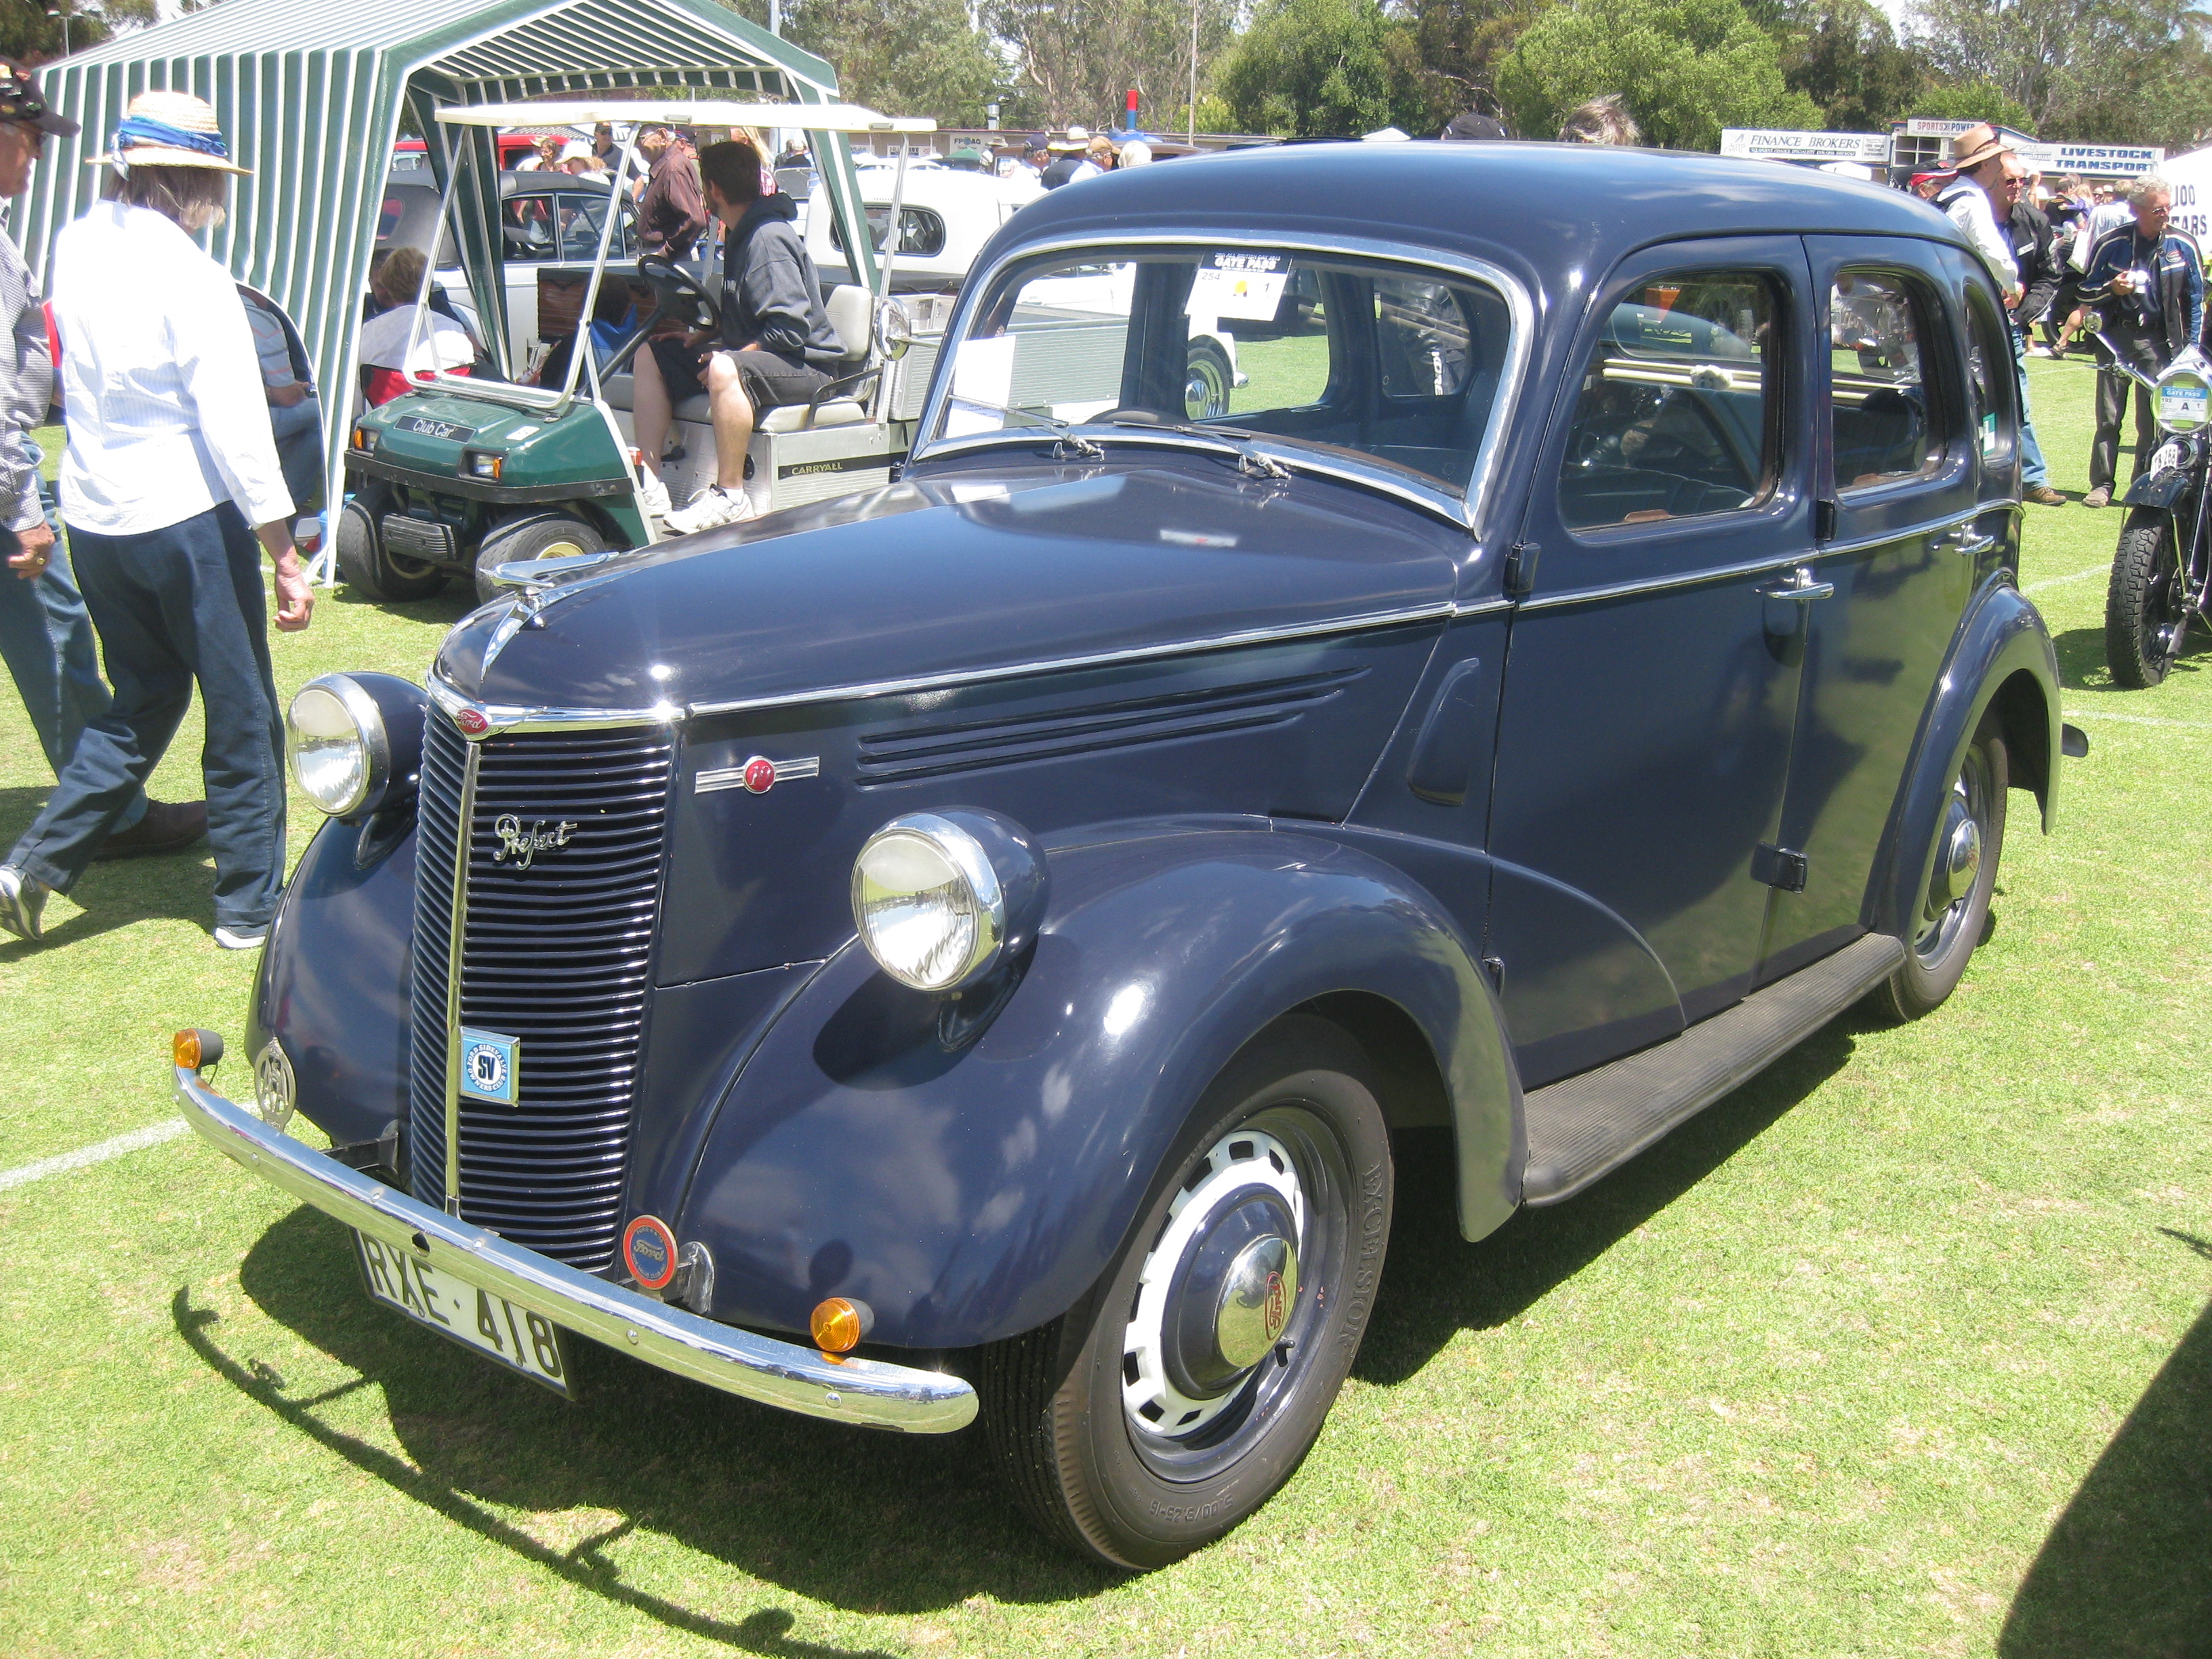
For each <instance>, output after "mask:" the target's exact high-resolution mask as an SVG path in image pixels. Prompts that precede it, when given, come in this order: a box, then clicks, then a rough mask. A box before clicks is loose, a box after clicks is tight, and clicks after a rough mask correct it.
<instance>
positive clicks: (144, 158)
mask: <svg viewBox="0 0 2212 1659" xmlns="http://www.w3.org/2000/svg"><path fill="white" fill-rule="evenodd" d="M104 163H106V164H112V165H114V166H117V167H211V168H214V169H215V170H216V171H217V172H220V173H252V171H253V169H252V168H251V167H240V166H239V165H238V163H236V162H235V161H232V160H231V159H230V145H229V144H228V143H226V142H225V141H224V138H223V136H222V127H221V126H220V125H217V123H216V118H215V106H214V105H212V104H210V103H209V102H208V100H206V99H204V98H195V97H193V96H192V95H191V94H190V93H189V92H142V93H140V94H138V95H137V97H136V98H133V99H132V100H131V107H130V108H129V109H127V110H125V112H124V115H123V125H121V126H119V127H118V128H116V129H115V132H114V136H113V137H111V138H109V140H108V141H107V153H106V155H95V156H94V157H93V158H92V159H91V160H90V161H88V162H87V163H86V164H85V165H86V166H88V167H99V166H100V165H102V164H104Z"/></svg>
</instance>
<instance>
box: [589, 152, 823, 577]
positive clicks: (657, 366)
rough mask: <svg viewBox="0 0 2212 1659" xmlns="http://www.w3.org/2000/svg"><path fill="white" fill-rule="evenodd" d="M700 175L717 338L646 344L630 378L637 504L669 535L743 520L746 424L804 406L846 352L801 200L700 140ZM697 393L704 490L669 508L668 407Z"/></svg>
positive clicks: (746, 512)
mask: <svg viewBox="0 0 2212 1659" xmlns="http://www.w3.org/2000/svg"><path fill="white" fill-rule="evenodd" d="M699 179H700V185H701V187H702V191H703V193H704V195H705V197H706V202H707V209H708V211H709V212H710V213H712V214H713V215H714V217H715V218H717V219H719V220H720V221H721V222H722V225H723V227H724V230H723V237H722V319H721V329H720V338H719V339H714V340H711V341H710V338H709V334H708V331H697V332H695V333H692V334H690V335H687V336H684V337H671V338H667V339H659V340H655V341H653V349H651V350H650V351H641V352H640V353H639V354H638V356H637V360H636V367H635V370H634V371H633V373H634V374H635V380H634V381H633V382H632V398H631V401H632V413H633V415H634V416H635V420H636V422H637V443H638V448H639V450H640V451H641V453H642V454H643V456H644V458H645V465H646V466H647V469H648V471H649V472H650V473H651V475H652V482H651V483H649V484H648V485H647V488H646V489H644V491H642V492H641V505H642V506H644V507H647V510H648V511H650V512H652V513H653V514H654V516H656V517H658V518H659V519H660V520H662V521H663V522H664V523H665V524H666V525H667V526H668V528H669V531H670V532H671V534H674V535H678V536H689V535H690V534H692V533H694V532H697V531H701V530H711V529H712V528H714V526H717V525H725V524H735V523H737V522H738V520H743V519H750V517H752V515H753V505H752V501H751V499H750V497H749V496H748V495H746V494H745V487H744V478H745V451H746V449H747V447H749V446H750V444H751V442H752V436H753V428H754V426H755V425H756V424H757V422H758V420H759V418H760V416H762V415H763V414H764V413H765V412H766V411H768V410H771V409H775V408H779V407H781V405H783V404H803V403H805V402H807V401H808V400H809V399H810V398H812V397H813V395H814V393H815V392H816V391H817V389H818V388H819V387H821V386H826V385H827V384H829V380H830V378H831V374H832V371H833V370H835V369H836V367H837V366H838V365H839V364H840V363H842V362H843V360H844V356H845V348H844V345H843V343H842V342H841V341H840V340H839V339H838V338H837V333H836V330H835V329H833V328H831V327H830V326H829V313H828V312H827V311H825V310H823V306H822V279H821V277H820V276H818V275H817V273H816V271H815V269H814V261H813V260H812V259H811V258H809V257H808V255H807V252H806V244H805V241H804V240H801V238H800V236H799V226H798V219H799V204H797V203H796V202H795V201H793V199H792V198H791V197H788V196H784V195H781V194H779V195H775V196H763V195H762V194H761V162H760V152H759V151H758V150H757V149H754V148H753V147H752V145H750V144H749V143H743V142H742V141H737V140H732V141H731V142H729V143H720V144H709V145H708V146H707V148H706V149H703V150H702V151H700V152H699ZM701 392H705V393H706V395H707V402H708V412H709V416H710V418H711V419H712V421H713V422H714V483H711V484H709V485H708V487H707V488H706V489H702V490H701V491H700V492H699V493H698V495H696V496H695V497H694V498H693V499H692V500H691V501H690V503H689V504H688V505H687V506H685V507H681V508H678V509H677V510H675V511H671V510H670V509H669V507H668V495H667V490H666V488H665V486H662V485H661V484H660V483H659V459H660V448H661V445H662V443H663V441H665V439H666V438H667V435H668V427H669V422H670V421H671V418H672V412H671V411H672V408H673V405H674V404H678V403H681V402H683V401H684V399H685V398H696V397H697V396H698V395H699V394H700V393H701Z"/></svg>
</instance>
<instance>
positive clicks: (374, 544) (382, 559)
mask: <svg viewBox="0 0 2212 1659" xmlns="http://www.w3.org/2000/svg"><path fill="white" fill-rule="evenodd" d="M337 542H338V574H340V575H341V576H343V577H344V578H345V580H346V586H349V587H351V588H353V589H354V590H355V591H356V592H359V593H361V594H362V596H363V597H365V598H368V599H386V600H402V599H428V598H429V597H430V596H431V595H432V594H434V593H436V592H441V591H442V590H443V589H444V587H445V586H446V573H445V572H444V571H443V570H441V569H440V568H438V567H437V566H436V565H435V564H427V563H425V562H422V560H420V559H410V558H408V557H406V556H404V555H402V554H398V553H394V552H392V550H390V549H389V548H387V547H386V546H385V544H384V538H383V537H382V536H381V535H380V534H379V533H378V532H377V527H376V519H375V515H374V513H371V512H370V511H369V509H368V506H367V505H365V504H364V503H363V502H362V501H360V500H359V499H356V500H354V501H348V502H347V503H346V504H345V506H344V507H343V509H342V510H341V511H340V512H339V513H338V526H337Z"/></svg>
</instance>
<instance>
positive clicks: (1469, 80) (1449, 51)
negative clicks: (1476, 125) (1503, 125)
mask: <svg viewBox="0 0 2212 1659" xmlns="http://www.w3.org/2000/svg"><path fill="white" fill-rule="evenodd" d="M1551 4H1553V0H1411V3H1410V4H1409V6H1408V7H1407V11H1408V13H1409V14H1410V18H1409V21H1410V22H1411V25H1412V27H1410V28H1407V29H1402V30H1400V31H1398V32H1397V33H1395V34H1394V35H1393V36H1392V37H1391V47H1392V50H1393V52H1394V53H1395V54H1397V55H1399V56H1400V57H1401V58H1402V59H1403V61H1402V62H1401V69H1400V72H1401V75H1402V76H1404V77H1405V78H1406V79H1407V80H1409V81H1410V82H1412V83H1413V86H1414V88H1415V89H1416V90H1417V91H1418V92H1419V95H1420V98H1421V100H1422V102H1423V104H1424V105H1425V112H1424V113H1425V120H1424V123H1423V130H1425V131H1430V132H1434V131H1437V129H1439V128H1440V127H1442V126H1443V124H1444V123H1445V122H1447V121H1449V120H1450V119H1451V118H1452V117H1453V116H1455V115H1457V114H1458V113H1459V112H1461V111H1462V110H1467V109H1474V110H1480V111H1481V112H1483V113H1485V114H1492V113H1495V112H1496V109H1497V93H1498V79H1497V75H1498V59H1499V58H1503V57H1504V55H1505V54H1506V53H1507V52H1510V51H1511V50H1512V49H1513V45H1514V43H1515V42H1516V41H1517V40H1520V38H1521V36H1522V33H1524V32H1525V31H1526V30H1527V29H1528V26H1529V25H1530V24H1531V23H1533V22H1534V21H1536V19H1537V18H1539V17H1540V16H1541V15H1543V13H1544V11H1545V9H1546V8H1547V7H1548V6H1550V5H1551ZM1543 136H1544V137H1549V136H1550V135H1549V134H1548V133H1547V134H1545V135H1543Z"/></svg>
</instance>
